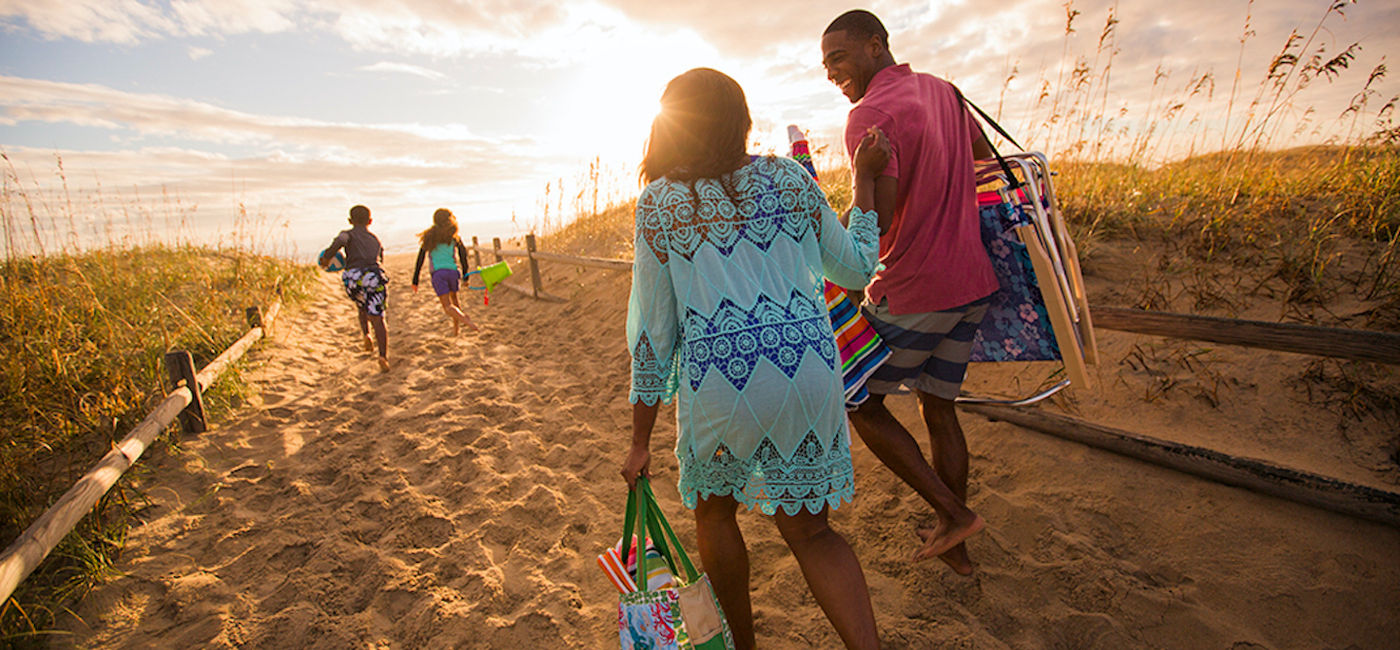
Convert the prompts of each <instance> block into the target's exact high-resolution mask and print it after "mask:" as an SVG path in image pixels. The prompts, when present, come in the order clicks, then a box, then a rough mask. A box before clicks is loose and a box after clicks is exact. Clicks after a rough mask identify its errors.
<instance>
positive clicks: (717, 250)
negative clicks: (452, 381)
mask: <svg viewBox="0 0 1400 650" xmlns="http://www.w3.org/2000/svg"><path fill="white" fill-rule="evenodd" d="M750 124H751V123H750V120H749V111H748V105H747V103H746V102H745V100H744V91H743V90H742V89H741V88H740V87H739V85H738V84H737V83H735V82H734V80H733V79H730V78H729V77H727V76H725V75H724V74H722V73H720V72H716V71H714V70H710V69H707V68H697V69H695V70H691V71H689V72H686V73H685V74H682V75H681V76H679V77H676V78H675V79H673V80H671V82H670V83H669V84H668V85H667V86H666V91H665V93H664V94H662V96H661V112H660V114H658V115H657V116H656V119H655V121H654V122H653V123H652V129H651V137H650V139H649V140H648V142H647V149H646V155H645V157H644V159H643V161H642V176H643V177H644V178H645V179H646V180H647V181H648V183H649V184H648V185H647V187H646V189H645V190H643V191H642V195H641V197H640V198H639V199H638V200H637V215H636V218H637V225H636V229H637V230H636V242H635V243H636V258H635V262H634V267H633V274H632V296H631V300H630V303H629V306H628V314H627V339H628V345H629V346H630V348H631V351H632V391H631V395H630V400H631V402H632V404H633V410H632V448H631V450H630V451H629V453H628V455H627V459H626V461H625V463H624V465H623V469H622V475H623V477H624V478H625V479H626V480H627V482H628V484H629V485H633V484H635V482H636V478H637V477H638V476H640V475H646V474H647V473H648V469H649V465H650V461H651V452H650V441H651V432H652V427H653V425H654V424H655V422H656V411H657V407H658V405H659V404H658V402H660V401H663V400H664V401H667V402H669V401H670V400H671V398H672V397H674V396H675V395H676V394H677V393H679V394H680V400H679V403H678V405H677V407H676V419H677V424H678V429H679V432H678V438H677V442H676V456H677V457H678V458H679V459H680V481H679V483H680V484H679V488H680V492H681V497H682V500H683V501H684V503H685V505H686V506H687V507H690V508H693V509H694V510H695V527H696V533H697V537H698V541H699V550H700V559H701V561H702V563H703V564H704V567H705V571H706V572H707V573H708V574H709V576H710V580H711V583H712V585H713V586H714V589H715V594H716V596H718V598H719V601H720V605H721V606H722V607H723V608H724V612H725V615H726V617H727V618H728V620H729V624H730V627H731V630H732V632H733V634H734V639H735V642H736V643H737V644H738V646H739V647H740V648H750V647H753V645H754V633H753V611H752V608H751V606H750V602H749V558H748V551H747V548H746V547H745V545H744V539H743V537H742V535H741V534H740V531H739V526H738V522H737V521H736V520H735V512H736V510H737V508H738V505H739V504H740V503H742V504H744V505H745V506H747V507H749V508H755V507H757V508H759V509H760V510H761V511H762V512H764V513H765V514H770V515H773V517H774V521H775V523H776V524H777V526H778V530H779V532H780V533H781V534H782V536H783V540H784V541H785V542H787V545H788V548H790V549H792V552H793V554H794V555H795V556H796V558H797V561H798V564H799V565H800V566H801V567H802V574H803V576H805V577H806V579H807V585H808V586H809V587H810V588H811V590H812V595H813V596H814V597H815V598H816V600H817V603H818V604H820V605H821V607H822V610H823V611H824V612H825V613H826V615H827V618H828V619H829V620H830V621H831V623H832V625H833V626H834V627H835V628H836V631H837V633H838V634H839V635H840V636H841V639H842V640H843V641H844V642H845V643H846V645H847V647H851V648H874V647H876V646H877V644H878V639H877V637H876V633H875V617H874V614H873V613H872V611H871V607H870V595H869V591H868V589H867V587H866V584H865V575H864V574H863V573H862V572H861V568H860V563H859V561H857V559H856V556H855V554H854V553H853V552H852V551H851V548H850V546H849V545H848V544H847V543H846V540H845V539H844V538H842V537H841V535H840V534H838V533H836V532H835V531H833V530H832V529H831V528H830V527H829V526H828V525H827V513H828V511H829V510H831V509H834V508H836V507H837V506H839V505H840V504H841V503H843V502H847V501H849V500H850V499H851V497H852V495H853V493H854V485H855V481H854V477H853V473H852V468H851V453H850V434H849V432H848V430H847V427H846V414H845V411H844V409H843V396H842V383H841V377H840V362H839V359H838V358H837V351H836V345H835V340H834V337H833V335H832V331H831V323H830V321H829V319H828V317H827V313H826V303H825V300H824V298H823V297H822V276H823V274H825V275H826V276H827V277H828V278H830V279H831V280H832V281H833V282H835V283H837V284H839V285H842V286H847V287H864V286H865V284H866V283H867V282H868V281H869V279H870V275H871V274H873V273H874V271H875V266H876V257H877V248H878V240H879V233H878V226H877V224H876V217H875V212H874V193H875V176H876V175H877V174H879V172H880V171H881V170H883V169H884V166H885V162H886V160H887V157H888V144H887V143H886V142H885V140H884V136H883V135H882V134H880V133H879V132H878V131H875V130H872V132H871V133H870V134H868V135H867V136H866V138H865V140H864V141H863V142H862V143H861V145H860V147H859V148H858V149H857V153H856V164H855V167H856V170H855V199H854V204H855V207H854V208H853V209H852V210H851V213H850V215H849V217H850V224H851V225H850V230H849V231H848V230H847V229H846V228H844V227H842V225H841V222H840V220H839V217H838V216H837V215H836V213H834V212H833V211H832V210H831V208H830V207H829V206H828V205H827V203H826V197H825V195H823V194H822V192H821V190H820V189H819V188H818V187H817V185H816V183H815V182H813V180H812V178H811V176H809V175H808V174H807V172H806V170H804V169H803V168H802V167H801V166H800V165H799V164H797V163H796V162H794V161H792V160H788V159H785V158H774V157H762V158H760V157H754V156H749V155H748V154H747V153H746V152H745V150H744V143H745V142H746V141H747V139H748V133H749V127H750Z"/></svg>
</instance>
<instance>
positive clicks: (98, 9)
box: [0, 0, 175, 44]
mask: <svg viewBox="0 0 1400 650" xmlns="http://www.w3.org/2000/svg"><path fill="white" fill-rule="evenodd" d="M0 17H3V18H6V19H10V18H22V19H24V21H25V22H27V23H28V24H29V27H30V28H32V29H33V30H34V31H36V32H38V33H39V34H41V35H43V36H44V37H46V38H51V39H52V38H72V39H76V40H79V41H85V42H112V43H127V44H129V43H135V42H137V41H139V40H142V39H145V38H151V37H156V36H161V35H164V34H169V33H170V32H171V31H172V30H174V29H175V22H174V21H173V20H172V19H171V18H170V17H169V16H166V15H165V14H164V13H163V12H162V11H161V10H160V9H159V8H158V7H156V6H153V5H148V4H145V3H142V2H140V1H139V0H68V1H65V2H49V1H48V0H4V2H0Z"/></svg>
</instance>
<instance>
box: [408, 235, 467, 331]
mask: <svg viewBox="0 0 1400 650" xmlns="http://www.w3.org/2000/svg"><path fill="white" fill-rule="evenodd" d="M418 241H419V244H420V246H419V247H418V261H416V262H414V263H413V291H414V292H415V293H416V292H417V291H418V273H419V272H420V271H422V270H423V257H424V256H428V258H429V259H430V260H431V261H432V264H433V272H432V275H430V276H429V278H430V279H431V280H432V282H433V291H434V292H435V293H437V297H438V300H439V301H440V302H441V303H442V311H443V313H444V314H447V317H448V318H450V319H452V335H453V336H456V335H458V334H461V333H462V326H463V325H466V326H467V327H470V328H471V329H472V331H473V332H479V331H481V328H479V327H477V326H476V324H475V323H473V322H472V319H471V318H470V317H468V316H467V315H466V313H464V312H463V311H462V305H461V304H460V303H458V302H457V290H458V288H460V285H459V284H458V281H459V280H461V278H462V271H463V270H465V269H466V268H467V247H466V246H465V245H464V244H462V238H461V237H458V236H457V217H454V216H452V211H451V210H448V209H447V208H438V210H437V212H434V213H433V226H432V227H431V228H429V229H427V230H424V231H423V232H421V233H418ZM454 249H455V252H456V253H457V256H458V258H460V259H461V260H462V267H461V269H458V268H457V262H456V261H454V260H453V259H452V253H453V252H454Z"/></svg>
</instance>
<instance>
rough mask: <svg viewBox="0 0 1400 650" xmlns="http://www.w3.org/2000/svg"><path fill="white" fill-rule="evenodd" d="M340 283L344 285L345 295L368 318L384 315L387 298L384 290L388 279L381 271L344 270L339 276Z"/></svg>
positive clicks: (369, 269)
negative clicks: (368, 316)
mask: <svg viewBox="0 0 1400 650" xmlns="http://www.w3.org/2000/svg"><path fill="white" fill-rule="evenodd" d="M340 281H341V282H344V283H345V295H347V296H350V299H351V300H353V301H355V304H356V305H358V306H359V307H360V309H363V310H365V313H367V314H369V315H370V316H383V315H384V306H385V303H386V302H387V301H388V296H389V292H388V290H387V288H386V287H387V286H388V284H389V278H388V277H386V276H385V275H384V271H383V270H382V269H378V268H367V269H345V272H344V273H341V274H340Z"/></svg>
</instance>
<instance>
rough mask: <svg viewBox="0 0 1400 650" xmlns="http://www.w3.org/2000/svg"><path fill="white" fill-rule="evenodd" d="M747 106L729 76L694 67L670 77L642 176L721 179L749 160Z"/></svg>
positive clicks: (749, 121) (648, 143)
mask: <svg viewBox="0 0 1400 650" xmlns="http://www.w3.org/2000/svg"><path fill="white" fill-rule="evenodd" d="M752 125H753V122H752V121H751V120H750V119H749V105H748V102H747V101H745V99H744V89H743V88H740V87H739V84H738V83H737V82H735V81H734V80H733V79H730V78H729V76H728V75H726V74H724V73H723V72H720V71H718V70H711V69H710V68H695V69H694V70H689V71H687V72H685V73H684V74H682V75H680V76H679V77H676V78H675V79H672V80H671V82H670V83H668V84H666V91H665V92H663V93H662V94H661V112H660V113H658V114H657V115H656V119H655V120H653V121H652V123H651V137H649V138H647V145H646V154H645V155H644V156H643V158H642V169H641V175H642V178H644V179H646V182H648V183H650V182H651V181H654V180H656V179H658V178H661V177H663V176H665V177H666V178H669V179H671V180H676V181H694V180H696V179H702V178H721V177H723V176H725V175H726V174H728V173H729V172H732V171H734V170H736V169H738V168H740V167H742V166H744V164H745V163H747V162H748V155H747V154H746V153H745V151H744V144H745V143H746V142H747V141H748V138H749V128H750V127H751V126H752Z"/></svg>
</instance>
